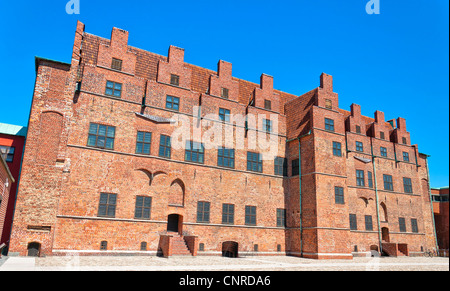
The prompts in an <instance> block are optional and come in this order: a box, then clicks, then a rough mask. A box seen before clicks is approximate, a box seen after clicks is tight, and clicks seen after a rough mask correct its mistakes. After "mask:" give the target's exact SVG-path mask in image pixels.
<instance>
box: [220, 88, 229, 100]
mask: <svg viewBox="0 0 450 291" xmlns="http://www.w3.org/2000/svg"><path fill="white" fill-rule="evenodd" d="M229 92H230V91H229V90H228V89H227V88H222V89H221V90H220V97H222V98H226V99H228V97H229Z"/></svg>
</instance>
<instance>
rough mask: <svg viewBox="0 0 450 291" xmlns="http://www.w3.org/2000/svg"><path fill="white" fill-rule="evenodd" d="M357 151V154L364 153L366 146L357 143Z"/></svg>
mask: <svg viewBox="0 0 450 291" xmlns="http://www.w3.org/2000/svg"><path fill="white" fill-rule="evenodd" d="M356 151H357V152H363V151H364V145H363V143H362V142H360V141H357V142H356Z"/></svg>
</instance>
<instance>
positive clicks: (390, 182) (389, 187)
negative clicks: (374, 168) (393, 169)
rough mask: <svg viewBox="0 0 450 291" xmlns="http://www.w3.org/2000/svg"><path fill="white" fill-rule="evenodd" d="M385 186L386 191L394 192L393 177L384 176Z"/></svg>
mask: <svg viewBox="0 0 450 291" xmlns="http://www.w3.org/2000/svg"><path fill="white" fill-rule="evenodd" d="M383 184H384V185H383V186H384V190H386V191H394V181H393V178H392V175H387V174H383Z"/></svg>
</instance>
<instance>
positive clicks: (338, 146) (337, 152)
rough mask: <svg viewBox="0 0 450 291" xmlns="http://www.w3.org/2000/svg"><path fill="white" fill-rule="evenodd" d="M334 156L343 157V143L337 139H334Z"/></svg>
mask: <svg viewBox="0 0 450 291" xmlns="http://www.w3.org/2000/svg"><path fill="white" fill-rule="evenodd" d="M333 156H335V157H342V144H341V143H340V142H337V141H333Z"/></svg>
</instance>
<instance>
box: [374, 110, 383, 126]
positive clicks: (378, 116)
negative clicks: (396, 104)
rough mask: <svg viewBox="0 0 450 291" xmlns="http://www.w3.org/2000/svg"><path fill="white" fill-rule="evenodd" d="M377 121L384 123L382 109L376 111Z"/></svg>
mask: <svg viewBox="0 0 450 291" xmlns="http://www.w3.org/2000/svg"><path fill="white" fill-rule="evenodd" d="M375 122H376V123H383V122H384V112H381V111H378V110H377V111H375Z"/></svg>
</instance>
